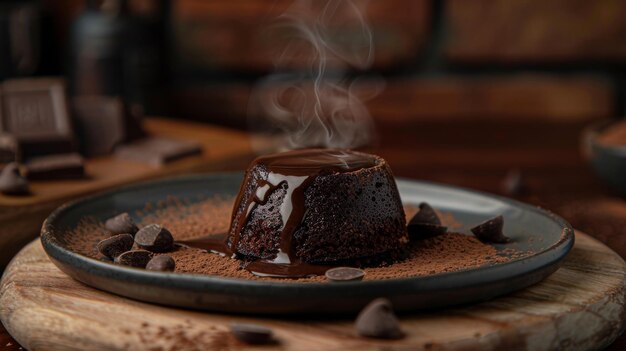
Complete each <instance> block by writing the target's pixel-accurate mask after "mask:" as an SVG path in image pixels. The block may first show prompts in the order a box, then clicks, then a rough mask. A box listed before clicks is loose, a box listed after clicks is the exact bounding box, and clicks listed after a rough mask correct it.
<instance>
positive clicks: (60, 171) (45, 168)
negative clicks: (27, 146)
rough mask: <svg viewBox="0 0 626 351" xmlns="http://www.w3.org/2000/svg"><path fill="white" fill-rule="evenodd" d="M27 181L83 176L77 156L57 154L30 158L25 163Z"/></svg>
mask: <svg viewBox="0 0 626 351" xmlns="http://www.w3.org/2000/svg"><path fill="white" fill-rule="evenodd" d="M26 170H27V172H28V173H27V177H28V179H38V180H50V179H77V178H82V177H84V176H85V167H84V165H83V158H82V156H80V155H79V154H76V153H71V154H58V155H48V156H39V157H35V158H31V159H29V160H28V161H27V162H26Z"/></svg>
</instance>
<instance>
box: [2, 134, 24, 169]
mask: <svg viewBox="0 0 626 351" xmlns="http://www.w3.org/2000/svg"><path fill="white" fill-rule="evenodd" d="M19 158H20V157H19V144H18V142H17V139H16V138H15V137H14V136H13V135H11V134H8V133H0V163H11V162H17V161H19Z"/></svg>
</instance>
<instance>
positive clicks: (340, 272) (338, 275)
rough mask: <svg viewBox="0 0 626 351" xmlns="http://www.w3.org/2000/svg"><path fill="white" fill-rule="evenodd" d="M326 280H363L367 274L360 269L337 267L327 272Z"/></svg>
mask: <svg viewBox="0 0 626 351" xmlns="http://www.w3.org/2000/svg"><path fill="white" fill-rule="evenodd" d="M325 275H326V279H328V280H330V281H333V282H345V281H354V280H363V277H364V276H365V272H364V271H363V270H361V269H358V268H352V267H337V268H331V269H329V270H327V271H326V274H325Z"/></svg>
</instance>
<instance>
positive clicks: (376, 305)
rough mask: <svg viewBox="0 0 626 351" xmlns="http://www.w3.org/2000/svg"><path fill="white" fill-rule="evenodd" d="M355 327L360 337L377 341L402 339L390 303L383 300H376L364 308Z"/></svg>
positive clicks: (400, 330) (402, 333)
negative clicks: (376, 339)
mask: <svg viewBox="0 0 626 351" xmlns="http://www.w3.org/2000/svg"><path fill="white" fill-rule="evenodd" d="M355 327H356V330H357V332H358V334H359V335H360V336H367V337H370V338H378V339H400V338H402V337H404V332H403V331H402V329H400V322H399V321H398V318H397V317H396V315H395V314H394V313H393V307H392V306H391V302H390V301H389V300H387V299H385V298H379V299H376V300H374V301H372V302H370V303H369V304H368V305H367V306H365V308H363V310H362V311H361V313H359V316H358V317H357V319H356V322H355Z"/></svg>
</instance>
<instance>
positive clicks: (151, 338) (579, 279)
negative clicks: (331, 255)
mask: <svg viewBox="0 0 626 351" xmlns="http://www.w3.org/2000/svg"><path fill="white" fill-rule="evenodd" d="M625 284H626V263H625V262H624V261H623V260H622V259H621V258H620V257H619V255H617V254H616V253H614V252H613V251H611V250H610V249H609V248H608V247H606V246H604V245H603V244H601V243H600V242H598V241H597V240H595V239H592V238H591V237H589V236H587V235H586V234H583V233H580V232H577V233H576V244H575V246H574V248H573V250H572V252H571V253H570V255H569V256H568V257H567V258H566V260H565V261H564V263H563V266H562V267H561V268H560V269H559V270H558V271H557V272H556V273H554V274H553V275H551V276H550V277H548V278H547V279H546V280H544V281H543V282H541V283H539V284H537V285H535V286H533V287H531V288H528V289H525V290H523V291H520V292H518V293H514V294H511V295H508V296H505V297H501V298H497V299H494V300H492V301H488V302H484V303H480V304H476V305H471V306H467V307H459V308H450V309H445V310H441V311H433V312H430V313H415V314H407V315H403V316H400V320H401V325H402V328H403V329H404V330H405V332H406V333H407V337H406V338H405V339H402V340H397V341H384V340H375V339H365V338H361V337H358V336H357V335H356V334H355V332H354V329H353V322H352V319H353V317H347V318H344V319H338V320H332V319H323V320H314V319H308V318H302V317H300V318H293V317H292V318H289V319H288V318H260V317H252V316H236V315H225V314H212V313H203V312H194V311H187V310H180V309H176V308H169V307H163V306H157V305H151V304H147V303H142V302H138V301H133V300H129V299H126V298H123V297H119V296H115V295H111V294H109V293H105V292H101V291H98V290H95V289H92V288H90V287H88V286H86V285H83V284H81V283H78V282H76V281H74V280H72V279H71V278H69V277H68V276H66V275H65V274H64V273H62V272H61V271H60V270H58V269H57V268H56V266H54V265H53V264H52V263H51V262H50V260H49V259H48V258H47V256H46V255H45V253H44V251H43V249H42V247H41V244H40V243H39V242H38V241H36V242H33V243H31V244H29V245H28V246H27V247H25V248H24V249H23V250H22V251H21V252H20V253H19V254H18V255H17V256H16V258H15V259H14V261H13V262H12V263H11V264H10V265H9V266H8V267H7V270H6V271H5V274H4V277H3V278H2V281H0V319H1V320H2V323H3V324H4V325H5V327H6V328H7V330H8V331H9V332H10V333H11V335H12V336H13V337H14V338H15V339H16V340H17V341H18V342H19V343H20V344H21V345H23V346H24V347H25V348H27V349H28V350H31V351H37V350H50V351H54V350H87V349H89V350H146V349H148V350H163V351H165V350H178V349H184V350H240V349H251V347H249V346H246V345H244V344H241V343H239V342H237V341H236V340H234V339H233V338H232V336H230V334H229V333H228V328H229V325H230V323H232V322H251V323H258V324H263V325H267V326H270V327H271V328H273V330H274V331H275V333H276V336H277V339H278V341H279V343H278V344H276V345H271V346H265V347H254V349H255V350H316V351H318V350H465V351H470V350H481V351H482V350H507V351H514V350H595V349H602V348H603V347H604V346H606V345H608V344H609V343H611V342H612V341H613V340H614V339H615V338H616V337H617V336H618V335H619V334H620V332H621V330H622V328H623V327H624V325H625V318H626V314H625V313H624V312H625V303H626V301H625V297H626V295H625V294H626V285H625Z"/></svg>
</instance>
